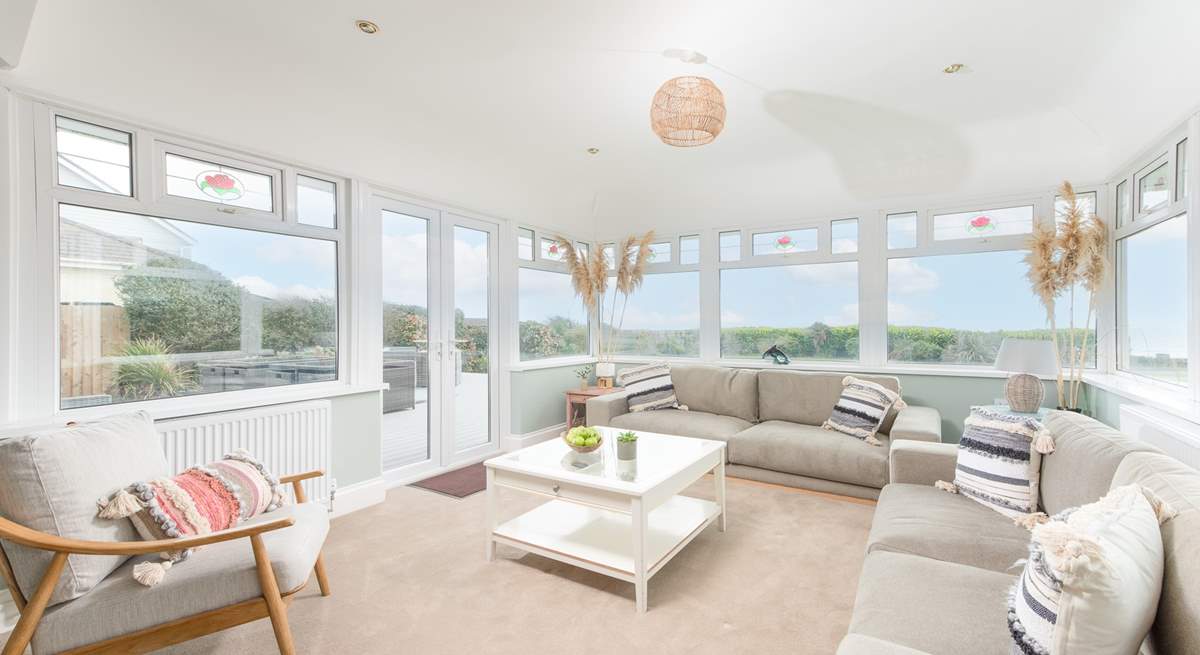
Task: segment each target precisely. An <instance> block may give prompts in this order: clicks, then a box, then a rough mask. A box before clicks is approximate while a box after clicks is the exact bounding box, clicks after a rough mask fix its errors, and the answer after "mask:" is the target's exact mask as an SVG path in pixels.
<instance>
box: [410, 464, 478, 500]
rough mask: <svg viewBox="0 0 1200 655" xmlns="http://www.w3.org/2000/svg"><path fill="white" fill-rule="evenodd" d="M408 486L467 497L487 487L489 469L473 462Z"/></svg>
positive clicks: (457, 496) (456, 496)
mask: <svg viewBox="0 0 1200 655" xmlns="http://www.w3.org/2000/svg"><path fill="white" fill-rule="evenodd" d="M408 486H410V487H420V488H421V489H428V490H429V491H436V492H437V493H439V494H445V495H447V496H454V497H455V498H466V497H467V496H470V495H471V494H473V493H478V492H480V491H483V490H484V489H487V469H485V468H484V467H483V464H482V463H480V464H472V465H470V466H464V467H463V468H460V469H457V470H454V471H450V472H449V473H443V474H441V475H435V476H433V477H432V478H426V479H424V480H421V481H420V482H414V483H412V484H410V485H408Z"/></svg>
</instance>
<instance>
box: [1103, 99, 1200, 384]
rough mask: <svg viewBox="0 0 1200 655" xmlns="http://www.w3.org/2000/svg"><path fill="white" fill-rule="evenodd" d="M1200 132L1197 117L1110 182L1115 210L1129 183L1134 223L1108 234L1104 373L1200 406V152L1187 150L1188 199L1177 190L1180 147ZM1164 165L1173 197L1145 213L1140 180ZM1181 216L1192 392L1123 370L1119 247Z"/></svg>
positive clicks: (1160, 142)
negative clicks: (1184, 232) (1184, 227)
mask: <svg viewBox="0 0 1200 655" xmlns="http://www.w3.org/2000/svg"><path fill="white" fill-rule="evenodd" d="M1197 134H1200V115H1197V116H1193V117H1192V118H1191V119H1190V120H1189V121H1188V122H1186V123H1184V124H1183V125H1181V126H1178V127H1176V128H1175V129H1173V130H1171V131H1170V132H1169V133H1168V134H1167V135H1166V136H1165V137H1163V138H1162V139H1160V141H1159V143H1156V144H1155V145H1154V146H1153V147H1151V148H1150V149H1148V150H1147V152H1146V153H1144V154H1143V155H1141V156H1140V157H1139V158H1137V159H1136V160H1134V161H1133V162H1132V164H1131V165H1128V166H1126V167H1124V168H1123V172H1122V173H1121V174H1120V176H1118V177H1114V178H1113V179H1111V180H1110V181H1109V184H1108V186H1107V192H1106V193H1105V194H1104V196H1106V197H1107V198H1108V199H1109V200H1110V202H1111V203H1112V207H1113V209H1114V212H1115V209H1116V206H1117V187H1118V186H1119V185H1120V184H1121V183H1122V182H1125V183H1127V184H1128V185H1129V188H1130V201H1131V203H1132V205H1131V208H1130V220H1129V222H1128V223H1126V224H1125V225H1123V226H1121V227H1119V228H1118V227H1115V226H1114V229H1112V230H1111V231H1110V236H1109V255H1110V262H1111V266H1112V270H1113V274H1112V275H1111V276H1109V288H1110V291H1111V297H1112V299H1111V302H1110V303H1109V323H1108V327H1109V328H1110V335H1109V338H1108V339H1107V340H1105V341H1107V342H1108V343H1109V344H1110V345H1109V357H1108V358H1107V360H1106V362H1105V367H1104V373H1106V374H1108V375H1111V376H1113V377H1114V378H1115V380H1117V383H1118V384H1121V385H1125V386H1133V387H1138V388H1142V389H1145V390H1147V391H1148V392H1149V393H1151V394H1160V395H1162V394H1165V395H1167V396H1180V395H1185V396H1187V398H1188V399H1190V400H1191V401H1193V402H1200V325H1197V323H1198V322H1200V307H1197V304H1200V301H1196V300H1195V299H1196V298H1198V297H1200V296H1198V293H1200V291H1198V290H1200V234H1197V231H1200V216H1198V215H1197V213H1198V212H1200V197H1198V196H1200V194H1197V193H1196V192H1195V189H1196V188H1197V186H1196V181H1195V179H1196V177H1197V171H1196V166H1195V162H1196V161H1197V159H1200V152H1192V151H1193V150H1194V149H1193V148H1191V147H1188V148H1187V151H1188V152H1187V155H1186V156H1187V157H1188V159H1189V164H1190V165H1189V166H1188V177H1189V178H1191V179H1190V180H1189V181H1188V190H1189V195H1188V196H1187V197H1183V198H1180V197H1179V193H1178V189H1177V188H1176V184H1177V180H1178V179H1179V177H1178V171H1179V166H1180V165H1181V163H1182V162H1180V161H1178V153H1179V149H1178V146H1179V144H1180V143H1181V142H1183V141H1184V140H1187V141H1188V143H1189V146H1190V144H1193V143H1197V141H1195V140H1193V137H1195V136H1196V135H1197ZM1164 162H1166V163H1167V178H1168V185H1169V187H1168V194H1169V198H1170V200H1169V201H1168V202H1167V204H1166V205H1163V206H1162V207H1160V208H1159V209H1157V210H1154V211H1152V212H1147V213H1143V212H1140V204H1141V189H1140V188H1139V185H1138V181H1139V179H1140V178H1141V177H1144V176H1145V175H1147V174H1149V173H1150V172H1152V171H1154V170H1155V169H1157V168H1158V167H1159V166H1160V165H1162V164H1163V163H1164ZM1182 214H1187V217H1188V218H1187V230H1188V235H1187V240H1188V244H1187V253H1188V262H1187V271H1188V279H1187V297H1188V299H1189V302H1188V319H1187V322H1188V325H1187V328H1186V329H1187V339H1188V344H1187V353H1188V384H1187V388H1186V389H1185V388H1184V387H1181V386H1180V385H1176V384H1171V383H1168V382H1163V381H1160V380H1155V379H1152V378H1150V377H1147V376H1145V375H1141V374H1138V373H1134V372H1132V371H1129V370H1126V369H1125V368H1123V365H1124V362H1125V358H1126V356H1127V353H1125V352H1123V350H1122V348H1121V343H1122V341H1123V337H1122V336H1121V329H1122V326H1121V323H1120V321H1121V317H1122V316H1124V315H1125V307H1124V301H1125V297H1124V285H1123V284H1122V281H1121V277H1122V275H1123V273H1124V271H1123V262H1121V261H1119V258H1118V253H1119V243H1120V242H1121V241H1122V240H1123V239H1126V238H1128V237H1130V236H1133V235H1135V234H1137V233H1139V232H1142V231H1143V230H1146V229H1149V228H1151V227H1154V226H1155V225H1158V224H1159V223H1162V222H1164V221H1168V220H1171V219H1173V218H1176V217H1178V216H1180V215H1182Z"/></svg>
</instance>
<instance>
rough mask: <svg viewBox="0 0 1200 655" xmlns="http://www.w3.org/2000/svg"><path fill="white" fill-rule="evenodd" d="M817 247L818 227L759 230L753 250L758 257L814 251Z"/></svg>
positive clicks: (754, 237)
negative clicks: (777, 230) (775, 230)
mask: <svg viewBox="0 0 1200 655" xmlns="http://www.w3.org/2000/svg"><path fill="white" fill-rule="evenodd" d="M816 249H817V230H816V228H805V229H802V230H786V231H780V232H758V233H756V234H754V236H753V241H752V252H753V254H754V255H755V256H756V257H757V256H759V255H786V254H790V253H795V252H813V251H815V250H816Z"/></svg>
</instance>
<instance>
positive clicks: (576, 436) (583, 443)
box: [563, 425, 604, 453]
mask: <svg viewBox="0 0 1200 655" xmlns="http://www.w3.org/2000/svg"><path fill="white" fill-rule="evenodd" d="M563 441H565V442H567V445H568V446H570V447H571V450H574V451H575V452H577V453H590V452H592V451H593V450H596V449H597V448H599V447H600V444H602V443H604V436H603V435H601V434H600V431H599V430H597V429H596V428H589V427H585V426H582V425H577V426H575V427H573V428H571V429H570V430H568V431H567V432H566V433H564V434H563Z"/></svg>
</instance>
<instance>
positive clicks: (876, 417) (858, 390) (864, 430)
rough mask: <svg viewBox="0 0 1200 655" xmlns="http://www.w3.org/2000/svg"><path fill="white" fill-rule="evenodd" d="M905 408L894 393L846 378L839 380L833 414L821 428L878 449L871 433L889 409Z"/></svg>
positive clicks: (871, 384)
mask: <svg viewBox="0 0 1200 655" xmlns="http://www.w3.org/2000/svg"><path fill="white" fill-rule="evenodd" d="M907 406H908V405H907V404H905V402H904V401H903V400H902V399H901V398H900V394H898V393H896V392H895V391H892V390H891V389H888V388H887V387H885V386H883V385H879V384H876V383H874V382H868V381H867V380H860V379H858V378H856V377H854V376H852V375H847V376H846V377H844V378H842V395H841V397H840V398H838V401H837V404H836V405H834V406H833V414H831V415H830V416H829V420H827V421H825V422H824V423H822V424H821V427H822V428H825V429H826V430H837V431H838V432H843V433H845V434H848V435H850V436H852V437H858V438H859V439H863V440H865V441H866V442H867V443H869V444H871V445H872V446H878V445H880V441H879V440H878V439H876V438H875V433H876V432H879V426H880V425H883V419H884V418H886V417H887V415H888V411H889V410H891V409H892V407H895V408H896V409H904V408H905V407H907Z"/></svg>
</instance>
